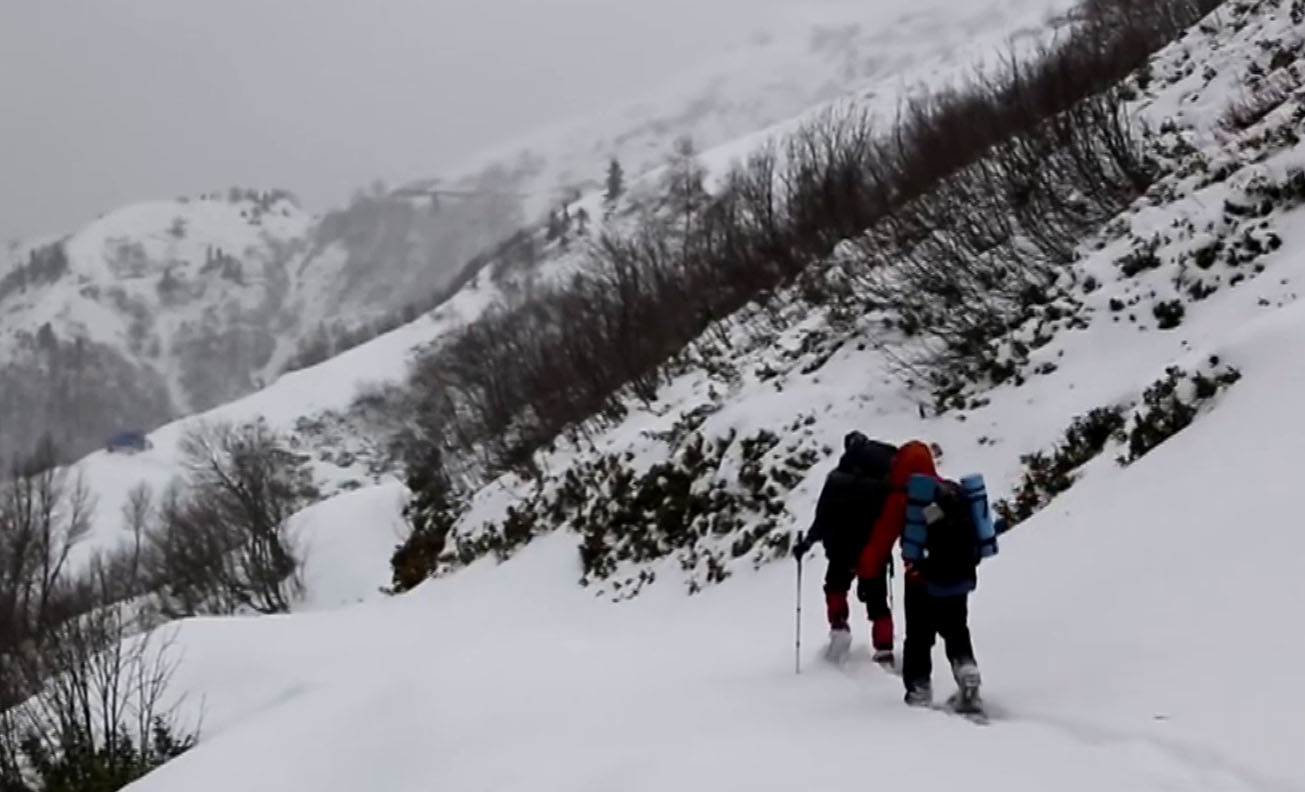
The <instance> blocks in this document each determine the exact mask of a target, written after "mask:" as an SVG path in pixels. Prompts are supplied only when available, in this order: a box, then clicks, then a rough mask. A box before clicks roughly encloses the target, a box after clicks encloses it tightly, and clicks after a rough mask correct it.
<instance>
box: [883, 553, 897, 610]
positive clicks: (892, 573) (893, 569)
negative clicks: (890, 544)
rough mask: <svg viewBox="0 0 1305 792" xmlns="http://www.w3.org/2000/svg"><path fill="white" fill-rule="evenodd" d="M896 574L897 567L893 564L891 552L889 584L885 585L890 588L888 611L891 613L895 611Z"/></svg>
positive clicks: (889, 558) (889, 557)
mask: <svg viewBox="0 0 1305 792" xmlns="http://www.w3.org/2000/svg"><path fill="white" fill-rule="evenodd" d="M896 576H897V567H896V565H895V564H893V556H892V554H891V553H889V554H888V585H886V586H884V588H886V589H888V612H889V613H892V612H893V578H894V577H896Z"/></svg>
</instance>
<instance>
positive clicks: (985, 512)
mask: <svg viewBox="0 0 1305 792" xmlns="http://www.w3.org/2000/svg"><path fill="white" fill-rule="evenodd" d="M961 491H962V492H964V493H965V499H966V500H967V501H969V504H970V516H971V517H973V518H974V526H975V531H976V532H977V534H978V535H977V536H976V537H975V539H976V540H977V542H978V545H979V558H990V557H991V556H995V555H996V554H997V530H996V527H995V526H994V525H993V523H992V513H991V511H989V508H988V488H987V486H986V485H985V484H984V482H983V476H982V475H981V474H979V473H971V474H970V475H968V476H966V477H965V478H963V479H961Z"/></svg>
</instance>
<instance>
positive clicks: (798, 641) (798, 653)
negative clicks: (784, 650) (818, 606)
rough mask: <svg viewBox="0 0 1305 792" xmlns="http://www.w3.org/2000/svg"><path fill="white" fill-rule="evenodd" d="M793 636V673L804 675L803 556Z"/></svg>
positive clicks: (800, 558)
mask: <svg viewBox="0 0 1305 792" xmlns="http://www.w3.org/2000/svg"><path fill="white" fill-rule="evenodd" d="M795 621H796V625H795V627H794V636H793V673H795V674H801V673H802V556H798V559H797V616H796V619H795Z"/></svg>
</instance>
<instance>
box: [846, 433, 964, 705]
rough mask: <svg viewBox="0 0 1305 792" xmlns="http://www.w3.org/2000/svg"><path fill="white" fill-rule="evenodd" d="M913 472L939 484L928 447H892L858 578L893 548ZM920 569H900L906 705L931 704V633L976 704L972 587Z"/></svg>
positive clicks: (902, 521) (912, 444)
mask: <svg viewBox="0 0 1305 792" xmlns="http://www.w3.org/2000/svg"><path fill="white" fill-rule="evenodd" d="M916 474H919V475H925V476H929V477H931V478H933V479H935V480H936V481H937V482H939V483H940V484H942V483H943V481H944V480H943V479H942V478H941V477H939V475H938V471H937V469H936V468H935V466H934V461H933V454H932V453H930V451H929V447H928V446H927V445H925V444H924V443H921V442H918V441H911V442H909V443H906V444H905V445H903V446H902V447H901V448H900V449H898V452H897V454H896V456H894V457H893V462H892V466H891V468H890V471H889V475H888V481H889V485H890V486H891V487H892V493H891V494H890V495H889V496H888V499H887V500H886V501H885V503H884V508H883V511H882V512H880V515H879V519H878V520H876V521H875V525H874V528H873V530H872V531H871V534H870V540H869V542H867V543H866V546H865V548H864V549H863V550H862V552H861V558H860V560H859V562H858V564H857V569H858V573H859V574H860V575H862V576H873V575H875V574H879V572H878V571H879V570H882V569H883V568H884V565H885V564H886V563H887V561H888V559H889V558H890V557H891V555H892V551H893V545H894V544H895V543H896V542H897V540H898V538H899V537H900V536H901V534H902V529H903V526H904V524H905V521H906V507H907V495H906V485H907V481H908V480H909V479H910V478H911V476H913V475H916ZM927 560H928V559H925V561H926V562H927ZM921 566H922V565H921V564H909V563H908V564H906V565H905V569H906V575H905V577H906V585H905V593H906V596H905V598H904V599H905V607H906V645H905V647H904V648H903V651H902V680H903V682H904V683H905V685H906V703H908V704H912V705H927V704H930V703H931V702H932V700H933V691H932V683H931V681H930V677H931V675H932V659H931V656H930V655H931V654H932V651H933V642H934V637H935V636H936V635H940V636H942V639H943V642H944V644H945V645H946V650H947V659H948V660H950V661H951V666H952V674H953V676H954V677H955V679H956V684H957V686H958V687H959V688H960V695H961V696H962V697H964V698H965V699H966V700H970V701H976V700H977V698H978V690H979V668H978V665H977V664H976V663H975V661H974V647H973V646H972V645H971V641H970V628H969V625H968V624H967V620H968V613H967V609H968V598H969V591H970V590H972V589H973V587H974V586H973V583H971V582H967V581H961V583H962V585H960V586H957V585H955V584H954V583H951V582H950V581H949V582H948V584H947V585H945V586H940V585H938V584H939V581H931V580H930V579H929V570H928V569H926V568H921Z"/></svg>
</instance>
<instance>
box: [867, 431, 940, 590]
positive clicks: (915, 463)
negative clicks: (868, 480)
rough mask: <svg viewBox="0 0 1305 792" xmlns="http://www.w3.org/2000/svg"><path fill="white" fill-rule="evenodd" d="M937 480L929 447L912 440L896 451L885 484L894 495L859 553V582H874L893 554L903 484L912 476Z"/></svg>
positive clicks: (898, 531)
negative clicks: (862, 579) (863, 579)
mask: <svg viewBox="0 0 1305 792" xmlns="http://www.w3.org/2000/svg"><path fill="white" fill-rule="evenodd" d="M917 473H919V474H923V475H926V476H933V477H934V478H935V479H936V478H938V469H937V468H936V467H935V466H934V463H933V454H931V453H930V452H929V446H927V445H925V444H924V443H921V442H919V441H918V440H912V441H911V442H909V443H907V444H906V445H904V446H902V447H901V448H899V449H898V450H897V454H896V455H895V456H894V457H893V465H892V468H891V469H890V471H889V474H888V482H889V484H891V485H892V488H893V491H892V493H891V494H890V495H889V496H888V499H887V500H886V501H885V502H884V508H883V511H881V512H880V513H879V519H878V520H876V521H875V525H874V529H873V531H872V532H871V534H870V541H868V542H866V545H865V548H864V549H862V551H861V558H860V561H859V562H858V563H857V575H858V576H859V577H862V578H875V577H879V576H880V575H881V574H883V570H884V567H885V566H886V565H887V564H888V559H889V558H890V557H891V556H892V553H893V543H894V542H896V541H897V537H899V536H901V535H902V528H903V526H904V525H905V523H906V481H907V479H909V478H910V477H911V476H913V475H915V474H917Z"/></svg>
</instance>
